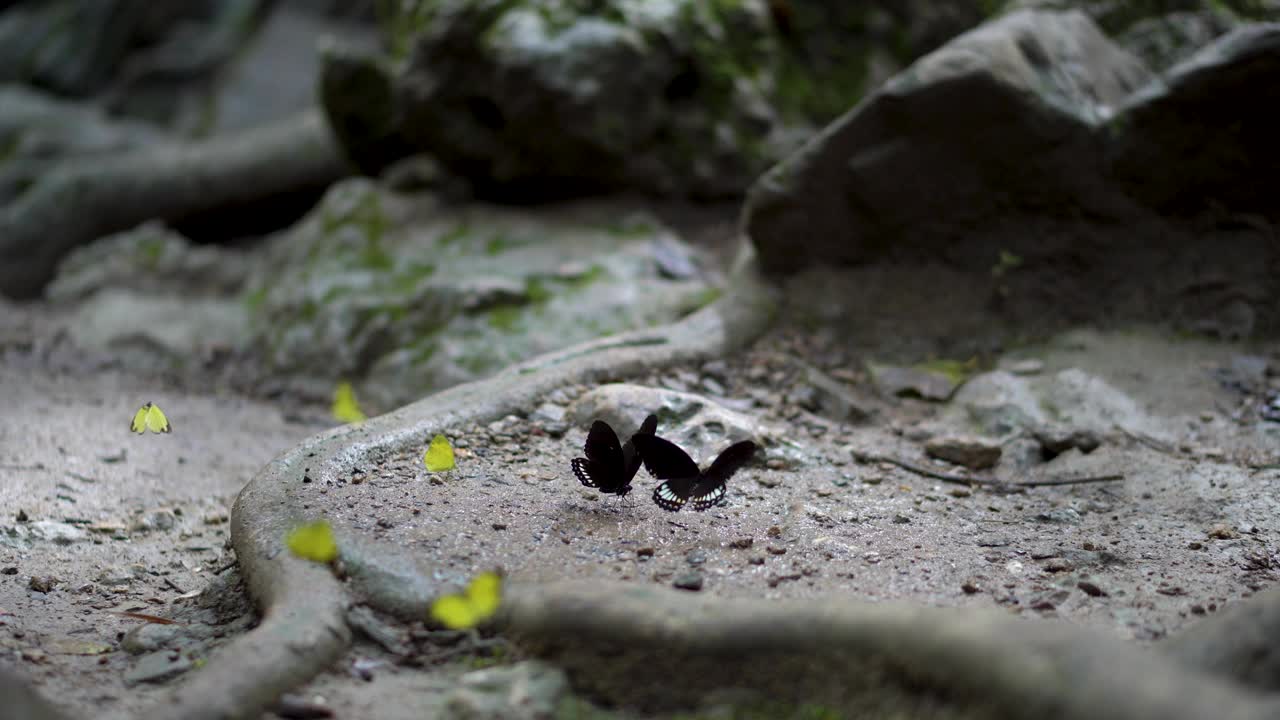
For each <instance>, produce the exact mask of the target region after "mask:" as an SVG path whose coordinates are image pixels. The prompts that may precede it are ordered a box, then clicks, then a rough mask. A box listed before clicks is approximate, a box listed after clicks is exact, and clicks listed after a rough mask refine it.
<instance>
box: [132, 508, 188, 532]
mask: <svg viewBox="0 0 1280 720" xmlns="http://www.w3.org/2000/svg"><path fill="white" fill-rule="evenodd" d="M176 522H177V518H176V517H174V515H173V512H172V511H170V510H152V511H151V512H147V513H143V514H142V515H141V516H139V517H138V518H137V519H135V520H134V521H133V524H131V525H130V526H129V529H130V530H132V531H134V532H152V531H155V530H172V529H173V526H174V524H175V523H176Z"/></svg>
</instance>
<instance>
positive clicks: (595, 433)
mask: <svg viewBox="0 0 1280 720" xmlns="http://www.w3.org/2000/svg"><path fill="white" fill-rule="evenodd" d="M657 429H658V418H656V417H654V416H653V415H650V416H649V417H647V418H645V419H644V422H643V423H641V424H640V429H639V430H637V431H636V434H635V435H632V436H631V439H630V440H628V441H627V442H626V443H625V444H623V443H619V442H618V434H617V433H615V432H614V431H613V428H611V427H609V423H607V422H604V421H602V420H597V421H595V422H593V423H591V430H590V432H588V433H587V444H586V445H584V446H583V448H582V449H583V452H585V453H586V454H587V456H586V457H584V458H580V457H579V458H574V459H573V474H574V475H577V476H578V480H579V481H580V482H581V483H582V484H583V485H586V486H587V487H591V488H599V490H600V492H602V493H610V494H615V495H617V496H618V497H624V496H625V495H626V494H627V493H629V492H631V478H633V477H635V476H636V471H637V470H639V469H640V455H639V454H638V453H637V452H636V446H635V439H636V438H637V437H639V436H642V435H652V434H653V431H654V430H657Z"/></svg>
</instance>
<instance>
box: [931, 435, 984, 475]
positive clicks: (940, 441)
mask: <svg viewBox="0 0 1280 720" xmlns="http://www.w3.org/2000/svg"><path fill="white" fill-rule="evenodd" d="M924 451H925V452H926V453H928V455H929V456H930V457H935V458H938V459H939V460H946V461H947V462H950V463H955V464H957V465H963V466H965V467H967V468H969V469H971V470H985V469H987V468H990V467H994V466H995V464H996V463H997V462H999V461H1000V454H1001V452H1002V450H1001V447H1000V443H999V442H997V441H995V440H991V439H988V438H983V437H977V436H959V435H944V436H940V437H934V438H931V439H930V440H929V441H928V442H927V443H925V446H924Z"/></svg>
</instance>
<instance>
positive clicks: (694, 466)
mask: <svg viewBox="0 0 1280 720" xmlns="http://www.w3.org/2000/svg"><path fill="white" fill-rule="evenodd" d="M631 442H633V443H635V446H636V450H639V451H640V457H641V458H642V459H643V460H644V469H645V470H648V471H649V474H650V475H652V476H654V477H655V478H657V479H659V480H674V479H684V478H690V479H696V478H697V477H698V476H699V475H700V474H701V473H699V472H698V463H696V462H694V461H693V458H691V457H689V453H687V452H685V451H684V450H681V449H680V446H679V445H676V444H675V443H673V442H671V441H670V440H667V439H666V438H660V437H658V436H657V435H640V434H637V435H633V436H632V437H631Z"/></svg>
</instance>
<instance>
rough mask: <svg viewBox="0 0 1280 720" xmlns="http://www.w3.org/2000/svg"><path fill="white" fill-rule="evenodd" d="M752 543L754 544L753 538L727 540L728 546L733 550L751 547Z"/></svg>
mask: <svg viewBox="0 0 1280 720" xmlns="http://www.w3.org/2000/svg"><path fill="white" fill-rule="evenodd" d="M754 544H755V540H753V539H752V538H738V539H737V540H730V541H729V547H731V548H733V549H734V550H746V549H747V548H749V547H751V546H752V545H754Z"/></svg>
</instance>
